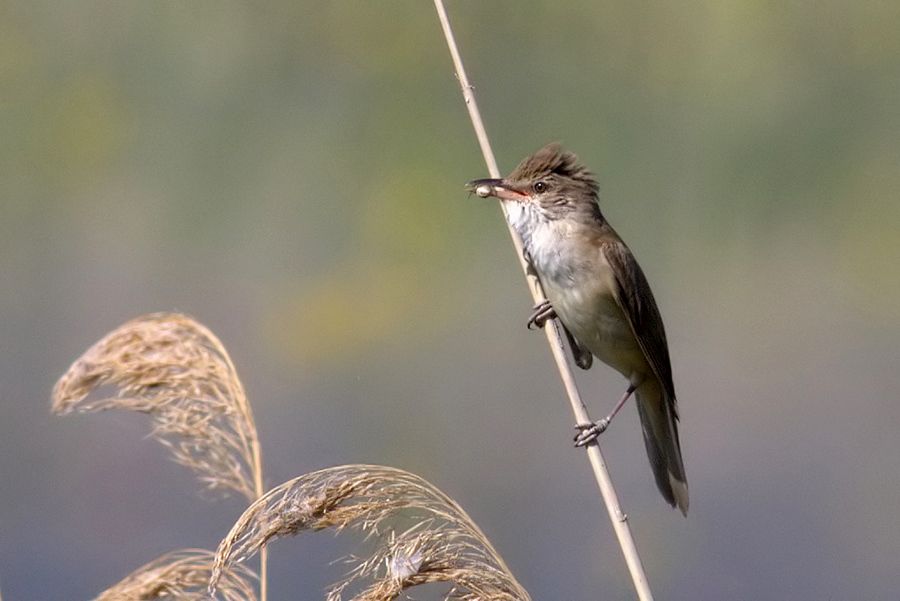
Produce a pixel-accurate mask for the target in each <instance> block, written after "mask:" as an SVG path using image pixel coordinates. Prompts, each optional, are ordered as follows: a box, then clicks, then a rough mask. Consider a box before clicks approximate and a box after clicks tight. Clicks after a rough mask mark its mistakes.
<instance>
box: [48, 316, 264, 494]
mask: <svg viewBox="0 0 900 601" xmlns="http://www.w3.org/2000/svg"><path fill="white" fill-rule="evenodd" d="M106 385H112V386H115V387H117V388H118V394H116V395H114V396H111V397H109V398H101V399H96V400H91V399H88V398H87V397H88V395H89V394H90V393H91V392H93V391H95V390H97V389H98V388H101V387H103V386H106ZM108 409H126V410H130V411H138V412H141V413H146V414H148V415H150V416H151V417H152V418H153V432H152V433H153V436H154V437H155V438H156V439H158V440H159V441H160V442H161V443H163V444H164V445H166V446H167V447H169V449H170V450H171V452H172V455H173V456H174V459H175V461H177V462H178V463H180V464H182V465H184V466H186V467H188V468H190V469H192V470H194V471H195V472H196V473H197V474H198V477H199V478H200V480H201V481H202V482H203V483H204V484H205V485H206V487H207V488H209V489H211V490H217V491H223V492H226V491H228V490H232V491H237V492H238V493H240V494H242V495H244V496H245V497H247V499H248V500H250V501H252V500H253V499H255V498H257V497H258V496H259V495H260V494H261V493H262V474H261V463H260V461H261V459H260V450H259V441H258V439H257V435H256V426H255V425H254V423H253V414H252V412H251V411H250V405H249V403H248V402H247V397H246V395H245V394H244V387H243V386H242V385H241V382H240V380H239V379H238V376H237V373H236V371H235V368H234V365H233V364H232V362H231V358H230V357H229V356H228V353H227V351H226V350H225V347H224V346H223V345H222V343H221V342H220V341H219V339H218V338H216V336H215V335H214V334H213V333H212V332H210V331H209V330H208V329H206V328H205V327H204V326H203V325H201V324H200V323H198V322H196V321H194V320H193V319H191V318H190V317H187V316H185V315H180V314H177V313H154V314H151V315H144V316H142V317H138V318H136V319H133V320H131V321H129V322H127V323H125V324H124V325H122V326H120V327H118V328H116V329H115V330H113V331H112V332H110V333H109V334H107V335H106V336H105V337H104V338H103V339H101V340H100V341H99V342H97V343H96V344H95V345H94V346H92V347H91V348H89V349H88V350H87V351H86V352H85V353H84V354H83V355H82V356H81V357H80V358H79V359H78V360H77V361H75V363H73V364H72V366H71V367H70V368H69V369H68V371H67V372H66V373H65V374H64V375H63V376H62V378H60V380H59V382H57V383H56V386H55V388H54V389H53V412H54V413H56V414H66V413H71V412H73V411H78V412H81V413H93V412H97V411H106V410H108Z"/></svg>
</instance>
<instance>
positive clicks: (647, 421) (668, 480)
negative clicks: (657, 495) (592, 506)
mask: <svg viewBox="0 0 900 601" xmlns="http://www.w3.org/2000/svg"><path fill="white" fill-rule="evenodd" d="M635 396H636V397H637V406H638V414H639V415H640V417H641V427H642V429H643V431H644V445H645V446H646V447H647V456H648V457H649V458H650V465H651V466H652V468H653V476H654V477H655V478H656V486H657V487H658V488H659V492H661V493H662V496H663V497H665V499H666V501H668V503H669V505H672V506H677V507H678V508H679V509H680V510H681V513H683V514H684V515H687V511H688V486H687V478H685V475H684V464H683V463H682V460H681V444H680V443H679V441H678V421H677V417H676V415H675V410H674V403H673V402H669V400H668V399H666V396H665V392H663V389H662V387H661V386H660V385H659V383H658V382H657V381H656V379H655V378H648V379H647V380H646V381H644V382H643V383H642V384H641V385H640V386H639V387H638V388H637V390H636V391H635Z"/></svg>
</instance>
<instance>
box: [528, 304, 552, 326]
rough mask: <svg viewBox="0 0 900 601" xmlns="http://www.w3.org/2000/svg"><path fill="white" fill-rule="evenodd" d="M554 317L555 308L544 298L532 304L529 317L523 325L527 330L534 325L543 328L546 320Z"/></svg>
mask: <svg viewBox="0 0 900 601" xmlns="http://www.w3.org/2000/svg"><path fill="white" fill-rule="evenodd" d="M555 317H556V310H555V309H554V308H553V305H551V304H550V301H548V300H544V301H541V302H539V303H538V304H536V305H535V306H534V309H533V312H532V313H531V317H529V318H528V321H527V322H526V324H525V325H526V326H527V327H528V329H529V330H533V329H534V328H536V327H537V328H543V327H544V326H545V325H546V324H547V322H548V321H550V320H551V319H554V318H555Z"/></svg>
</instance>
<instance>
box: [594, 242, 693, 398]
mask: <svg viewBox="0 0 900 601" xmlns="http://www.w3.org/2000/svg"><path fill="white" fill-rule="evenodd" d="M602 250H603V254H604V256H605V257H606V260H607V262H608V263H609V265H610V267H612V270H613V273H614V274H615V277H616V284H617V286H616V290H615V297H616V301H617V302H618V304H619V307H621V309H622V311H623V312H624V313H625V317H626V318H627V319H628V323H629V324H630V325H631V330H632V332H634V337H635V338H636V339H637V341H638V344H639V345H640V347H641V350H642V351H643V352H644V357H646V358H647V362H648V363H649V364H650V367H651V368H652V369H653V373H654V374H655V375H656V377H657V378H658V379H659V381H660V383H661V384H662V386H663V389H664V390H665V391H666V393H667V394H666V396H667V397H668V398H669V399H670V402H671V403H672V408H673V410H674V409H675V384H674V383H673V382H672V364H671V362H670V360H669V346H668V344H667V343H666V331H665V328H664V327H663V322H662V317H661V316H660V314H659V309H658V308H657V306H656V301H655V300H654V299H653V292H651V291H650V284H649V283H647V278H646V277H645V276H644V272H643V271H641V266H640V265H638V262H637V261H636V260H635V258H634V255H633V254H631V250H629V249H628V247H627V246H625V243H624V242H622V241H621V240H618V239H615V240H610V241H605V242H604V243H603V247H602ZM676 415H677V414H676Z"/></svg>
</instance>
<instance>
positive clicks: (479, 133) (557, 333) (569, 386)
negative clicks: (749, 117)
mask: <svg viewBox="0 0 900 601" xmlns="http://www.w3.org/2000/svg"><path fill="white" fill-rule="evenodd" d="M434 7H435V9H436V10H437V14H438V19H440V22H441V28H442V29H443V31H444V37H445V38H446V40H447V47H448V48H449V50H450V56H451V57H452V59H453V66H454V68H455V70H456V77H457V79H458V80H459V85H460V88H461V89H462V94H463V99H464V100H465V103H466V108H467V109H468V110H469V118H470V119H471V120H472V127H473V128H474V129H475V136H476V137H477V138H478V144H479V146H481V153H482V154H483V155H484V162H485V164H486V165H487V168H488V173H489V174H490V176H491V177H494V178H498V177H500V170H499V169H498V168H497V160H496V159H495V158H494V152H493V151H492V150H491V143H490V141H489V140H488V135H487V131H486V130H485V128H484V122H483V121H482V119H481V113H480V112H479V111H478V104H477V103H476V101H475V88H474V87H473V86H472V85H471V84H470V83H469V79H468V77H466V71H465V68H464V67H463V62H462V58H461V57H460V54H459V49H458V48H457V46H456V40H455V39H454V36H453V30H452V29H451V27H450V20H449V19H448V17H447V11H446V10H445V8H444V3H443V0H434ZM503 214H504V217H506V225H507V228H508V229H509V234H510V236H511V237H512V242H513V246H515V249H516V255H517V256H518V257H519V264H520V266H521V267H522V271H523V273H524V274H525V278H526V280H527V281H528V286H529V288H530V290H531V296H532V298H533V299H534V301H535V303H539V302H542V301H544V300H545V296H544V292H543V290H542V289H541V284H540V282H539V281H538V279H537V278H536V277H534V276H532V275H530V274H529V273H528V269H527V264H526V263H525V258H524V254H523V252H522V239H521V238H520V237H519V234H518V232H516V230H515V228H513V226H512V224H511V223H510V221H509V216H508V215H507V213H506V208H505V207H504V208H503ZM544 332H545V333H546V335H547V342H548V343H549V344H550V350H551V352H552V353H553V359H554V360H555V361H556V367H557V369H558V370H559V375H560V377H561V378H562V381H563V385H564V386H565V388H566V393H567V394H568V397H569V403H570V404H571V406H572V412H573V413H574V414H575V421H576V423H578V424H587V423H590V422H592V421H593V420H591V418H590V415H589V414H588V411H587V407H586V406H585V404H584V402H583V401H582V400H581V394H580V393H579V392H578V387H577V385H576V384H575V376H574V374H573V372H572V367H571V365H570V364H569V360H568V358H567V357H566V353H565V349H564V347H563V341H562V332H561V330H560V326H559V323H558V321H557V320H555V319H554V320H551V321H550V322H549V323H548V324H547V326H546V327H545V328H544ZM586 450H587V455H588V459H589V460H590V462H591V467H592V468H593V471H594V477H595V478H596V480H597V486H598V487H599V488H600V493H601V494H602V496H603V501H604V503H605V504H606V509H607V511H608V512H609V518H610V520H611V521H612V525H613V529H614V530H615V532H616V537H617V538H618V540H619V545H620V546H621V547H622V553H623V554H624V555H625V563H626V564H627V565H628V571H629V573H630V574H631V579H632V581H633V582H634V588H635V590H636V591H637V596H638V599H640V600H641V601H652V599H653V594H652V593H651V592H650V585H649V583H648V582H647V576H646V574H645V573H644V567H643V565H642V563H641V558H640V555H638V551H637V547H636V546H635V544H634V538H633V537H632V536H631V528H630V527H629V526H628V518H627V516H626V514H625V512H624V511H622V508H621V506H620V505H619V498H618V496H617V495H616V490H615V488H614V487H613V483H612V480H611V479H610V476H609V471H608V470H607V468H606V461H605V460H604V459H603V454H602V453H601V452H600V445H599V444H598V442H597V441H596V440H595V441H594V442H592V443H590V444H589V445H587V446H586Z"/></svg>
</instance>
